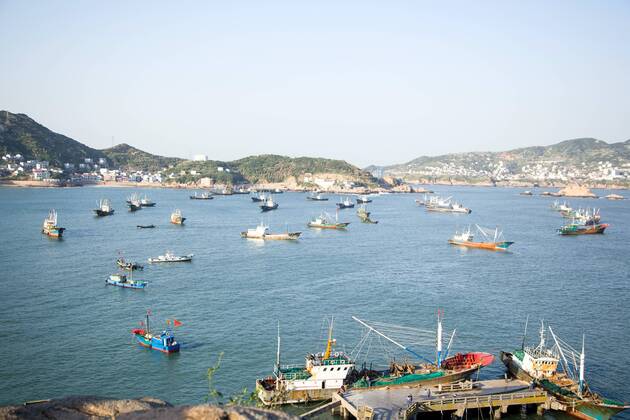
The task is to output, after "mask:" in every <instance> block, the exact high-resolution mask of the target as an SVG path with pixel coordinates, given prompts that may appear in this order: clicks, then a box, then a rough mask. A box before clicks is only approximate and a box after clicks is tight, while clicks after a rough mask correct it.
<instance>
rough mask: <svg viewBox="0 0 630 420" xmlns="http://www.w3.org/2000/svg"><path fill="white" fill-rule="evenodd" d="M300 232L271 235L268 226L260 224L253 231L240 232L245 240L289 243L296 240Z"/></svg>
mask: <svg viewBox="0 0 630 420" xmlns="http://www.w3.org/2000/svg"><path fill="white" fill-rule="evenodd" d="M301 234H302V232H289V231H287V232H284V233H271V232H270V231H269V226H266V225H264V224H263V223H262V222H261V223H260V224H259V225H258V226H257V227H256V228H254V229H247V231H246V232H241V238H247V239H263V240H272V241H273V240H275V241H291V240H297V239H298V238H299V237H300V235H301Z"/></svg>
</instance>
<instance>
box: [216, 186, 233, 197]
mask: <svg viewBox="0 0 630 420" xmlns="http://www.w3.org/2000/svg"><path fill="white" fill-rule="evenodd" d="M213 194H214V195H232V194H234V191H233V190H232V188H230V187H226V188H222V189H220V190H215V191H213Z"/></svg>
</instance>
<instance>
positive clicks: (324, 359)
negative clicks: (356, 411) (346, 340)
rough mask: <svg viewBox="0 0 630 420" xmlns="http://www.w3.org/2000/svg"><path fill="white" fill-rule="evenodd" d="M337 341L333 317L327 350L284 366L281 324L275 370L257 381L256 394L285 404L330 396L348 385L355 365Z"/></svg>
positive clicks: (271, 402)
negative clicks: (302, 361) (336, 348)
mask: <svg viewBox="0 0 630 420" xmlns="http://www.w3.org/2000/svg"><path fill="white" fill-rule="evenodd" d="M335 344H336V340H335V339H334V338H333V320H331V322H330V327H329V329H328V339H327V341H326V349H325V350H324V352H322V353H315V354H309V355H307V356H306V361H305V363H304V365H297V364H296V365H282V364H281V363H280V326H278V349H277V353H276V363H275V368H274V373H273V375H272V376H268V377H267V378H264V379H259V380H257V381H256V394H257V395H258V398H259V399H260V401H262V403H263V404H265V405H281V404H296V403H306V402H311V401H324V400H328V399H330V398H331V397H332V395H333V394H334V393H336V392H338V391H339V389H340V388H341V387H342V386H344V385H346V384H347V379H348V377H349V375H350V373H351V372H353V371H354V367H355V363H354V361H353V360H352V359H351V358H350V356H348V355H346V354H345V353H344V352H342V351H335V350H334V349H333V346H334V345H335Z"/></svg>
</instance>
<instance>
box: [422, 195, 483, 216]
mask: <svg viewBox="0 0 630 420" xmlns="http://www.w3.org/2000/svg"><path fill="white" fill-rule="evenodd" d="M424 207H425V208H426V209H427V211H432V212H441V213H464V214H469V213H471V212H472V210H470V209H469V208H466V207H464V206H463V205H461V204H460V203H458V202H456V201H453V200H452V197H448V198H445V199H442V198H440V197H431V200H429V201H428V202H427V203H425V205H424Z"/></svg>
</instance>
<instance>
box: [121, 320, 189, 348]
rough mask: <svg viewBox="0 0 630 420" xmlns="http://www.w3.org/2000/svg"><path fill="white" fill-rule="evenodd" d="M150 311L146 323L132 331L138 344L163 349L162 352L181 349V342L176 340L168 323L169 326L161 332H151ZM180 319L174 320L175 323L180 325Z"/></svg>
mask: <svg viewBox="0 0 630 420" xmlns="http://www.w3.org/2000/svg"><path fill="white" fill-rule="evenodd" d="M149 315H150V312H149V311H147V315H146V325H142V328H134V329H132V330H131V333H132V334H133V336H134V337H135V338H136V341H137V342H138V344H140V345H141V346H143V347H147V348H149V349H152V350H157V351H161V352H162V353H176V352H178V351H179V342H177V340H175V336H174V335H173V331H172V330H171V329H170V326H168V324H167V328H166V329H165V330H163V331H162V332H161V333H160V334H158V335H155V334H153V333H151V329H150V324H149ZM179 324H180V323H179V321H177V320H174V322H173V325H175V326H177V325H179Z"/></svg>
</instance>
